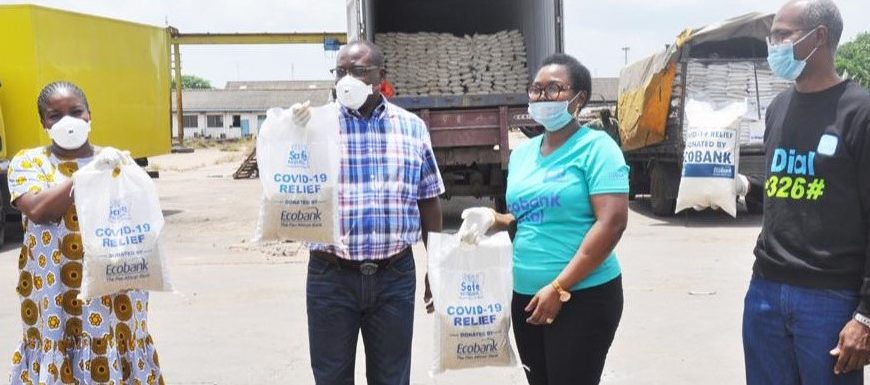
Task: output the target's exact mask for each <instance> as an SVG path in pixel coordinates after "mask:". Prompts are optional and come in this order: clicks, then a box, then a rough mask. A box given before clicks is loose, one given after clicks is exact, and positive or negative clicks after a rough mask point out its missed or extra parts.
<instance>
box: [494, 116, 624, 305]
mask: <svg viewBox="0 0 870 385" xmlns="http://www.w3.org/2000/svg"><path fill="white" fill-rule="evenodd" d="M543 137H544V135H539V136H537V137H535V138H534V139H531V140H529V141H528V142H526V143H524V144H522V145H521V146H519V147H518V148H516V149H515V150H514V151H513V153H512V154H511V157H510V163H509V166H508V181H507V196H506V198H507V204H508V210H509V211H510V212H511V213H512V214H513V215H514V216H515V217H516V219H517V234H516V237H515V238H514V291H516V292H517V293H520V294H527V295H534V294H535V293H537V292H538V290H540V289H541V288H543V287H544V286H546V285H549V284H550V283H551V282H553V280H554V279H556V277H557V276H558V275H559V273H561V272H562V270H563V269H564V268H565V266H567V265H568V262H570V261H571V259H572V258H574V255H575V254H576V253H577V251H578V250H579V249H580V244H581V243H582V242H583V239H584V238H585V237H586V233H587V232H588V231H589V229H590V228H591V227H592V225H593V224H594V223H595V212H594V211H593V208H592V202H591V200H590V197H591V196H592V195H596V194H625V193H628V166H627V165H626V164H625V158H624V157H623V155H622V151H620V149H619V147H618V146H617V145H616V143H614V142H613V139H611V138H610V137H608V136H607V134H606V133H604V132H601V131H596V130H593V129H590V128H589V127H581V128H580V129H579V130H578V131H577V132H576V133H575V134H574V135H572V136H571V138H569V139H568V140H567V141H566V142H565V143H564V144H563V145H562V146H561V147H559V148H558V149H556V151H554V152H552V153H551V154H549V155H547V156H542V155H541V141H542V139H543ZM619 274H620V269H619V262H617V260H616V254H615V253H611V254H610V256H608V257H607V259H605V260H604V262H603V263H602V264H601V265H600V266H598V267H597V268H596V269H595V270H593V271H592V273H590V274H589V275H588V276H587V277H586V278H584V279H583V280H581V281H580V282H578V283H577V284H576V285H574V286H573V287H572V288H571V290H578V289H583V288H588V287H593V286H597V285H601V284H604V283H607V282H609V281H610V280H612V279H614V278H616V277H617V276H619Z"/></svg>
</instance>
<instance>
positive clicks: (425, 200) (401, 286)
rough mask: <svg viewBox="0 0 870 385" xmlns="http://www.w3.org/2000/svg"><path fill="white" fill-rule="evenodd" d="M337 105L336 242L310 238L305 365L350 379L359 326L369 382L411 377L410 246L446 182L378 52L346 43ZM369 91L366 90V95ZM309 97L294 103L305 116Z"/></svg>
mask: <svg viewBox="0 0 870 385" xmlns="http://www.w3.org/2000/svg"><path fill="white" fill-rule="evenodd" d="M332 72H333V73H334V74H335V76H336V80H337V82H336V91H337V94H336V99H337V101H338V103H339V104H340V111H341V112H340V114H341V116H340V117H339V122H340V125H341V139H340V140H341V146H340V148H341V151H342V152H341V175H340V178H339V210H340V216H341V235H342V239H343V241H344V242H343V244H342V245H310V249H311V258H310V261H309V264H308V282H307V287H306V294H307V308H308V338H309V344H310V353H311V367H312V369H313V371H314V379H315V381H316V383H317V384H318V385H335V384H353V382H354V360H355V357H356V346H357V336H358V335H359V334H360V330H361V331H362V336H363V344H364V345H365V351H366V377H367V380H368V383H369V384H370V385H374V384H379V385H381V384H382V385H398V384H408V383H409V382H410V374H411V336H412V331H413V322H414V295H415V290H416V273H415V267H414V258H413V255H412V252H411V247H412V246H413V245H414V244H416V243H417V242H419V241H420V240H421V236H422V239H424V240H425V237H426V234H427V233H428V232H429V231H441V205H440V203H439V200H438V196H439V195H441V194H442V193H443V192H444V183H443V181H442V180H441V175H440V173H439V171H438V165H437V164H436V163H435V155H434V153H433V151H432V143H431V141H430V139H429V132H428V130H427V128H426V124H425V123H424V122H423V121H422V120H421V119H420V118H419V117H417V116H416V115H414V114H412V113H410V112H408V111H405V110H403V109H402V108H399V107H398V106H395V105H393V104H391V103H389V102H388V101H387V100H386V98H384V97H383V96H382V95H381V93H380V85H381V83H382V81H383V80H384V78H385V75H386V71H385V70H384V55H383V53H382V52H381V50H380V49H379V48H378V47H377V46H375V45H374V44H372V43H369V42H365V41H359V42H352V43H350V44H348V45H347V46H345V47H343V48H342V49H341V51H339V53H338V58H337V63H336V67H335V68H334V69H332ZM366 95H367V96H366ZM307 108H308V107H307V104H305V105H300V104H297V105H294V106H293V107H291V112H292V113H293V117H294V120H295V121H296V122H297V123H301V124H304V123H305V122H307V118H308V116H309V113H308V111H307Z"/></svg>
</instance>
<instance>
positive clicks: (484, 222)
mask: <svg viewBox="0 0 870 385" xmlns="http://www.w3.org/2000/svg"><path fill="white" fill-rule="evenodd" d="M462 219H463V220H462V225H461V226H459V233H458V234H459V239H460V240H461V241H462V242H465V243H468V244H472V245H476V244H477V243H478V242H480V238H481V237H482V236H483V235H484V234H486V232H487V231H488V230H489V228H490V227H492V225H493V224H494V223H495V211H493V209H491V208H488V207H473V208H470V209H465V210H463V211H462Z"/></svg>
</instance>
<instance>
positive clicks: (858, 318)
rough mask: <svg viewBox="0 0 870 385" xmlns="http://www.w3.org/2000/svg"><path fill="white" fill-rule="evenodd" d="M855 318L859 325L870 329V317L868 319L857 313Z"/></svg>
mask: <svg viewBox="0 0 870 385" xmlns="http://www.w3.org/2000/svg"><path fill="white" fill-rule="evenodd" d="M853 318H855V321H858V323H860V324H861V325H864V326H866V327H868V328H870V317H867V316H865V315H863V314H861V313H858V312H855V315H854V317H853Z"/></svg>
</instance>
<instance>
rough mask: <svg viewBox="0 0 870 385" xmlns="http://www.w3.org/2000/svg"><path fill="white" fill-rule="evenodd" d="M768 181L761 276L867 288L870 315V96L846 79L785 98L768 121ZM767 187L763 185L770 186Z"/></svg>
mask: <svg viewBox="0 0 870 385" xmlns="http://www.w3.org/2000/svg"><path fill="white" fill-rule="evenodd" d="M766 125H767V131H766V132H765V139H764V142H765V149H766V158H767V173H766V178H767V179H766V180H765V181H761V180H755V181H753V182H754V183H753V187H752V189H753V190H755V192H756V193H757V192H761V193H762V194H763V199H764V221H763V224H762V227H761V234H760V235H759V237H758V243H757V245H756V247H755V256H756V260H755V266H754V271H755V273H756V274H758V275H760V276H761V277H763V278H766V279H770V280H773V281H777V282H782V283H786V284H791V285H795V286H803V287H810V288H825V289H859V290H860V295H861V303H860V305H859V308H858V311H860V312H861V313H863V314H870V278H868V275H870V268H868V261H870V247H868V239H870V93H868V92H867V91H866V90H865V89H863V88H862V87H861V86H859V85H857V84H855V83H853V82H851V81H844V82H842V83H840V84H838V85H836V86H834V87H831V88H829V89H827V90H824V91H820V92H814V93H800V92H798V91H797V90H795V89H794V88H792V89H791V90H788V91H785V92H783V93H781V94H779V95H778V96H777V97H776V98H775V99H774V100H773V102H772V103H771V104H770V106H769V108H768V110H767V117H766ZM762 183H763V184H762Z"/></svg>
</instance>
